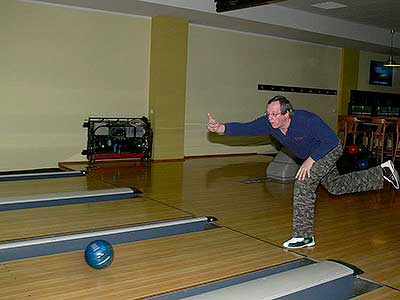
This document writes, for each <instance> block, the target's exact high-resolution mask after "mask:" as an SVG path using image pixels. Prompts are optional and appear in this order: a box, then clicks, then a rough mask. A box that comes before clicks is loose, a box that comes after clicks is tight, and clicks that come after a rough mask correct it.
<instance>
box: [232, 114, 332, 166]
mask: <svg viewBox="0 0 400 300" xmlns="http://www.w3.org/2000/svg"><path fill="white" fill-rule="evenodd" d="M224 125H225V132H224V134H226V135H237V136H240V135H241V136H264V135H272V136H273V137H275V138H276V139H277V140H278V141H279V142H280V143H281V144H282V145H283V146H285V147H286V148H287V149H289V150H290V151H291V152H292V153H293V154H294V155H295V156H297V157H298V158H300V159H306V158H308V157H311V158H312V159H314V160H318V159H320V158H322V157H324V156H325V155H326V154H327V153H328V152H330V151H331V150H332V149H333V148H335V147H336V146H337V145H338V143H339V139H338V137H337V136H336V134H335V133H334V132H333V130H332V129H331V128H330V127H329V126H328V125H327V124H326V123H325V122H324V121H322V119H321V118H320V117H319V116H317V115H316V114H314V113H312V112H308V111H305V110H295V111H294V116H293V117H292V120H291V122H290V126H289V129H288V131H287V132H286V135H285V134H283V133H282V131H280V129H278V128H277V129H274V128H272V126H271V124H270V123H269V120H268V118H267V116H266V115H263V116H261V117H259V118H257V119H256V120H254V121H251V122H248V123H238V122H232V123H225V124H224Z"/></svg>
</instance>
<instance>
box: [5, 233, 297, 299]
mask: <svg viewBox="0 0 400 300" xmlns="http://www.w3.org/2000/svg"><path fill="white" fill-rule="evenodd" d="M114 251H115V256H114V261H113V263H112V265H111V266H109V267H108V268H106V269H103V270H94V269H91V268H90V267H88V266H87V265H86V263H85V262H84V257H83V252H82V251H77V252H71V253H63V254H56V255H51V256H46V257H38V258H32V259H25V260H17V261H10V262H6V263H2V264H1V265H0V285H1V288H0V299H2V300H21V299H40V300H50V299H51V300H61V299H69V300H75V299H76V300H78V299H79V300H89V299H96V300H99V299H100V300H101V299H107V300H110V299H116V300H124V299H130V300H132V299H143V298H145V297H149V296H151V295H156V294H160V293H164V292H168V291H173V290H177V289H181V288H185V287H190V286H194V285H197V284H202V283H207V282H212V281H215V280H218V279H223V278H226V277H230V276H234V275H237V274H243V273H247V272H251V271H255V270H257V269H261V268H265V267H269V266H273V265H278V264H282V263H285V262H289V261H293V260H296V259H299V258H300V257H299V256H297V255H295V254H293V253H290V252H287V251H285V250H282V249H280V248H277V247H273V246H270V245H268V244H266V243H264V242H262V241H259V240H256V239H253V238H251V237H247V236H244V235H241V234H239V233H236V232H233V231H230V230H228V229H226V228H219V229H214V230H208V231H203V232H197V233H191V234H184V235H179V236H172V237H165V238H159V239H153V240H147V241H142V242H135V243H128V244H121V245H114Z"/></svg>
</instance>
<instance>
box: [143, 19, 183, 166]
mask: <svg viewBox="0 0 400 300" xmlns="http://www.w3.org/2000/svg"><path fill="white" fill-rule="evenodd" d="M188 28H189V22H188V21H187V20H182V19H176V18H172V17H164V16H158V17H153V19H152V23H151V50H150V84H149V117H150V121H151V123H152V128H153V131H154V138H153V159H154V160H161V159H183V156H184V129H185V126H184V125H185V95H186V63H187V42H188Z"/></svg>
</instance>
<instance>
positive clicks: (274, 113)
mask: <svg viewBox="0 0 400 300" xmlns="http://www.w3.org/2000/svg"><path fill="white" fill-rule="evenodd" d="M265 115H266V116H267V117H274V118H275V117H277V116H279V115H281V113H280V112H271V113H269V112H266V113H265Z"/></svg>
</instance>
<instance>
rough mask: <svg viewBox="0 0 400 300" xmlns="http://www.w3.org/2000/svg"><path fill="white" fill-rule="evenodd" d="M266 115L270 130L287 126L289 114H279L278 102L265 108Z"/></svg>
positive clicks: (279, 106)
mask: <svg viewBox="0 0 400 300" xmlns="http://www.w3.org/2000/svg"><path fill="white" fill-rule="evenodd" d="M266 115H267V118H268V120H269V123H270V124H271V126H272V128H275V129H276V128H282V127H283V126H284V125H286V124H287V121H288V119H289V112H286V114H284V115H282V114H281V105H280V103H279V101H276V102H272V103H270V104H269V105H268V106H267V112H266Z"/></svg>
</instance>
